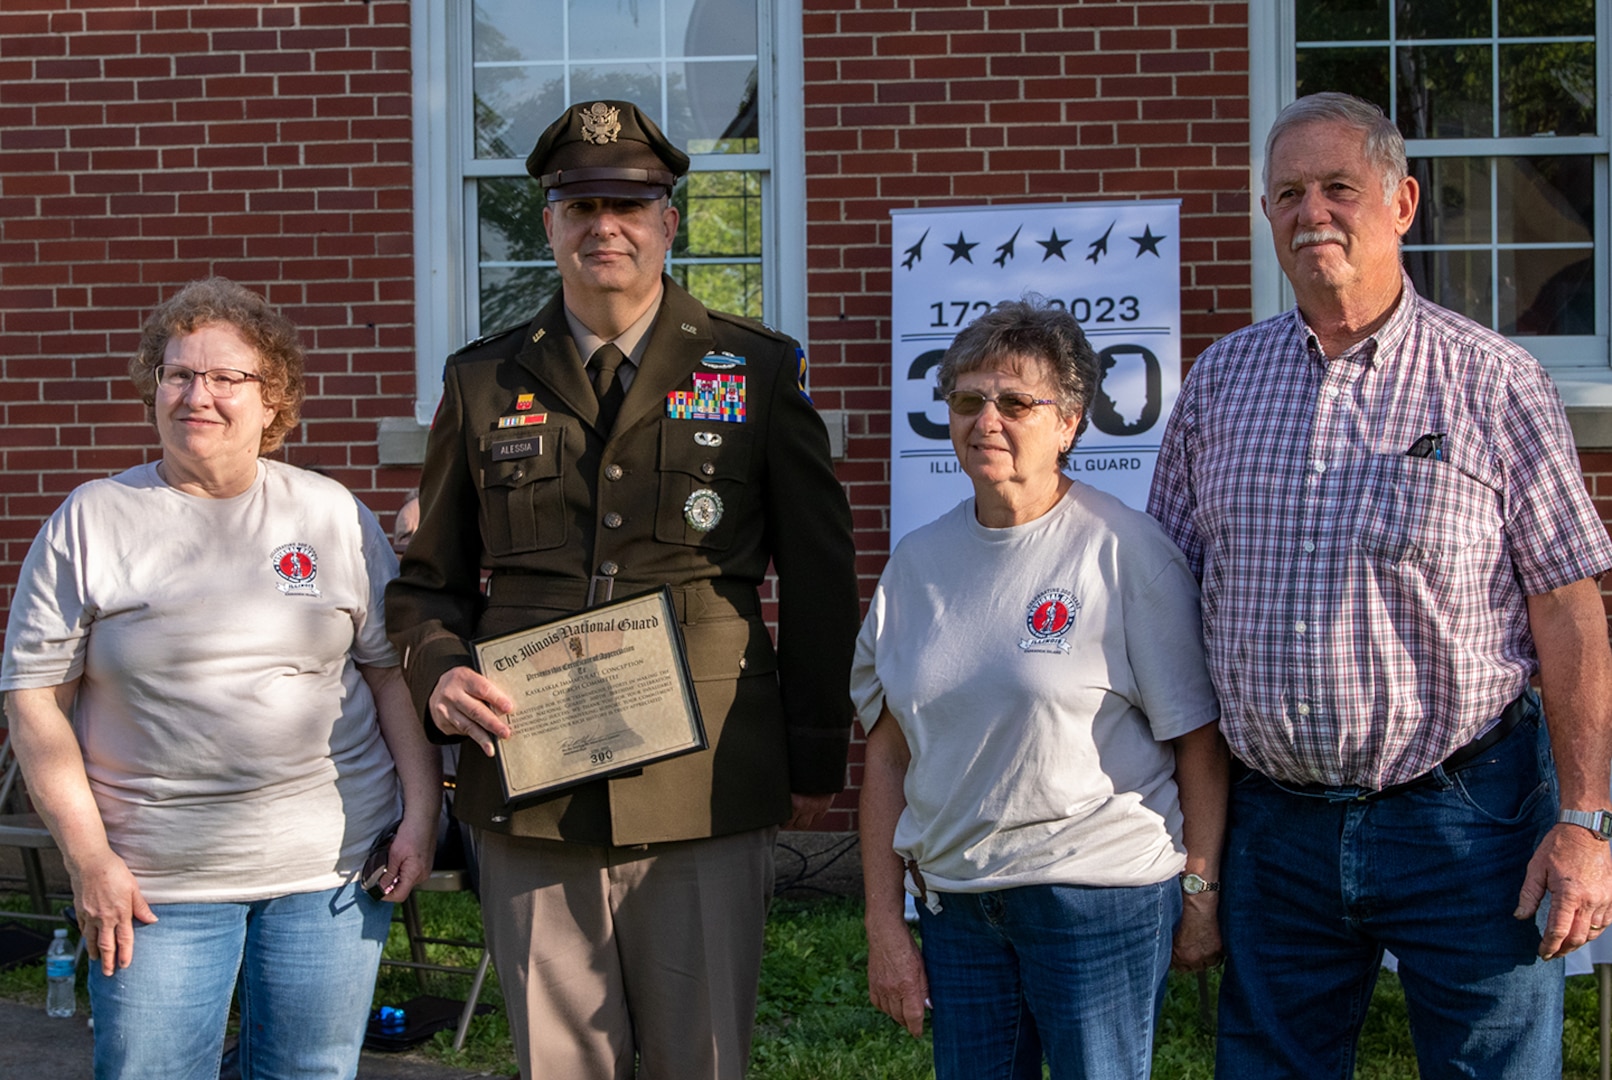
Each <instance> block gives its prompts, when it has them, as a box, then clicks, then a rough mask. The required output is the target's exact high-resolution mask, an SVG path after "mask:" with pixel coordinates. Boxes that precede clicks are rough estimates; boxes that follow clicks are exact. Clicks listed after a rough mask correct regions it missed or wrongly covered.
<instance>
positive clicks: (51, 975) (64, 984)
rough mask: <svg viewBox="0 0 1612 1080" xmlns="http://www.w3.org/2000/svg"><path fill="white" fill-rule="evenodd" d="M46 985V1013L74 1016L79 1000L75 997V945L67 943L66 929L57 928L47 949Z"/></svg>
mask: <svg viewBox="0 0 1612 1080" xmlns="http://www.w3.org/2000/svg"><path fill="white" fill-rule="evenodd" d="M45 986H46V990H45V1013H46V1015H48V1016H58V1017H64V1016H72V1015H73V1008H74V1006H75V1005H76V1004H77V1002H76V1001H75V1000H74V997H73V947H72V946H71V945H69V944H68V943H67V931H66V930H57V931H56V937H55V938H54V939H53V940H52V941H51V943H50V948H49V949H47V950H46V951H45Z"/></svg>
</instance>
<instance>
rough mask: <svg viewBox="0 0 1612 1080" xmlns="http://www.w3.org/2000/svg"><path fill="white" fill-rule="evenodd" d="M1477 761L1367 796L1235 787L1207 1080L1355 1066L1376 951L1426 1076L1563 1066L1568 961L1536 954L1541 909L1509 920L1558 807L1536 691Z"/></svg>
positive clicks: (1265, 785)
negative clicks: (1425, 781) (1524, 711)
mask: <svg viewBox="0 0 1612 1080" xmlns="http://www.w3.org/2000/svg"><path fill="white" fill-rule="evenodd" d="M1478 762H1479V763H1478V764H1475V765H1471V766H1469V767H1467V768H1465V769H1462V770H1461V771H1459V772H1455V773H1451V774H1445V773H1443V771H1442V769H1440V770H1436V771H1435V777H1436V780H1437V782H1436V784H1435V785H1434V786H1432V787H1424V788H1419V789H1417V790H1415V791H1409V792H1405V793H1402V794H1399V795H1391V796H1389V797H1387V798H1384V799H1381V800H1379V801H1376V802H1358V801H1351V799H1350V796H1351V794H1354V793H1357V792H1356V791H1355V789H1345V790H1341V791H1337V792H1332V793H1329V794H1327V795H1316V794H1301V793H1296V792H1293V791H1291V790H1289V789H1287V788H1284V787H1282V786H1280V785H1278V784H1277V783H1276V782H1275V781H1272V780H1271V779H1269V778H1268V777H1265V776H1262V775H1261V774H1259V773H1256V772H1250V773H1248V774H1247V775H1245V776H1242V777H1240V778H1238V779H1237V780H1236V781H1235V782H1234V783H1233V785H1232V795H1231V807H1230V815H1229V818H1228V820H1227V835H1226V855H1225V859H1224V861H1223V863H1222V866H1221V878H1222V880H1223V881H1224V882H1225V886H1224V887H1225V890H1226V891H1225V892H1224V893H1222V896H1223V899H1222V900H1221V902H1220V920H1221V930H1222V934H1223V937H1224V939H1225V945H1226V957H1227V960H1226V971H1225V975H1224V977H1223V978H1222V980H1221V984H1220V1024H1219V1032H1218V1038H1217V1040H1216V1046H1217V1050H1216V1062H1215V1075H1216V1076H1217V1077H1219V1078H1221V1080H1242V1078H1244V1077H1247V1078H1250V1080H1253V1078H1257V1080H1280V1078H1283V1077H1302V1078H1304V1080H1327V1078H1331V1077H1337V1078H1340V1080H1345V1078H1349V1077H1353V1076H1354V1071H1355V1043H1356V1041H1357V1039H1358V1037H1359V1034H1360V1027H1361V1023H1362V1021H1363V1019H1364V1016H1365V1013H1366V1007H1367V1005H1368V1003H1369V1002H1370V1001H1371V992H1372V988H1373V986H1374V985H1375V984H1376V981H1377V972H1378V967H1379V964H1380V963H1381V961H1382V954H1383V949H1384V948H1387V949H1389V950H1391V951H1392V952H1393V953H1394V955H1395V956H1397V957H1398V958H1399V977H1400V981H1401V983H1402V984H1403V985H1404V988H1405V1000H1406V1004H1407V1006H1408V1007H1409V1012H1410V1022H1411V1034H1412V1038H1413V1039H1414V1041H1415V1044H1416V1056H1417V1060H1418V1062H1419V1064H1420V1067H1421V1075H1422V1076H1423V1077H1425V1078H1428V1080H1433V1078H1442V1077H1455V1076H1461V1077H1487V1078H1501V1077H1505V1078H1513V1080H1539V1078H1540V1077H1546V1076H1560V1075H1561V1033H1562V991H1563V973H1564V970H1565V965H1564V964H1563V962H1562V961H1560V960H1554V961H1550V962H1548V963H1547V962H1545V961H1542V960H1540V959H1539V956H1538V952H1537V950H1538V948H1539V942H1540V938H1541V934H1542V929H1543V926H1544V917H1545V916H1544V912H1543V910H1542V911H1541V913H1540V915H1539V917H1538V918H1536V919H1534V920H1530V921H1527V922H1520V921H1518V920H1516V919H1514V918H1512V915H1511V913H1512V911H1513V910H1515V908H1516V906H1517V892H1518V890H1519V889H1520V888H1521V886H1522V880H1523V871H1524V869H1525V867H1526V866H1527V863H1528V860H1529V858H1530V857H1532V855H1533V853H1534V849H1535V848H1536V847H1537V846H1538V844H1539V842H1540V840H1541V839H1542V838H1543V837H1544V835H1545V833H1546V832H1548V831H1549V830H1550V827H1551V825H1552V824H1553V823H1554V822H1555V820H1556V809H1557V806H1556V804H1557V796H1556V781H1555V770H1554V768H1553V766H1552V764H1551V758H1550V740H1549V737H1548V736H1547V734H1546V732H1545V729H1544V725H1543V723H1542V718H1541V716H1540V713H1539V708H1538V702H1537V700H1536V701H1535V702H1534V704H1533V708H1532V709H1531V710H1530V711H1529V713H1528V715H1526V716H1525V717H1524V718H1523V719H1522V721H1521V722H1520V723H1518V725H1517V727H1516V729H1515V730H1513V731H1512V733H1511V734H1510V736H1508V737H1507V738H1506V739H1505V740H1504V741H1502V742H1501V743H1500V744H1499V745H1497V746H1496V747H1494V748H1493V749H1491V750H1490V751H1488V752H1487V753H1485V754H1483V755H1482V756H1481V757H1480V758H1479V759H1478Z"/></svg>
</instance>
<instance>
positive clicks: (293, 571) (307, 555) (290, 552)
mask: <svg viewBox="0 0 1612 1080" xmlns="http://www.w3.org/2000/svg"><path fill="white" fill-rule="evenodd" d="M269 561H270V563H271V564H272V565H273V566H274V572H275V574H276V575H277V576H278V577H279V578H280V580H281V581H283V582H285V583H286V584H285V585H281V586H280V591H281V592H289V591H291V590H290V589H288V588H287V587H286V586H290V587H291V589H298V590H302V589H305V588H308V589H311V587H312V585H313V579H314V578H315V577H318V576H319V553H318V552H316V551H314V549H313V545H311V544H304V543H300V542H299V543H294V544H281V545H280V546H279V547H277V548H275V549H274V554H273V555H271V556H269Z"/></svg>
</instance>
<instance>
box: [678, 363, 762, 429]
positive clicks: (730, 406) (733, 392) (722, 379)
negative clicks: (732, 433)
mask: <svg viewBox="0 0 1612 1080" xmlns="http://www.w3.org/2000/svg"><path fill="white" fill-rule="evenodd" d="M693 379H694V389H693V390H673V391H672V392H671V393H669V394H667V395H666V415H667V416H669V417H671V418H672V419H673V420H721V421H726V422H728V423H731V424H742V423H744V376H743V375H706V374H703V373H701V372H698V371H696V372H695V373H694V375H693Z"/></svg>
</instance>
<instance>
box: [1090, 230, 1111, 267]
mask: <svg viewBox="0 0 1612 1080" xmlns="http://www.w3.org/2000/svg"><path fill="white" fill-rule="evenodd" d="M1118 224H1119V222H1117V221H1110V222H1109V223H1108V228H1106V229H1104V230H1103V235H1101V236H1099V237H1098V238H1097V239H1095V240H1093V241H1092V242H1091V243H1089V244H1087V245H1086V246H1087V247H1089V248H1090V249H1091V250H1090V251H1088V252H1087V253H1086V259H1087V260H1088V261H1089V262H1090V263H1091V264H1092V265H1093V266H1096V265H1097V257H1098V256H1099V255H1107V254H1108V234H1109V233H1111V232H1113V231H1114V226H1115V225H1118Z"/></svg>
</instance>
